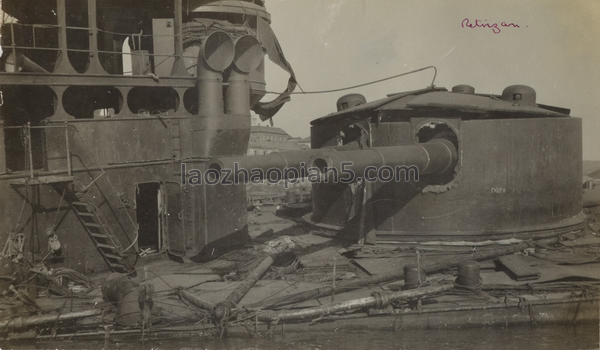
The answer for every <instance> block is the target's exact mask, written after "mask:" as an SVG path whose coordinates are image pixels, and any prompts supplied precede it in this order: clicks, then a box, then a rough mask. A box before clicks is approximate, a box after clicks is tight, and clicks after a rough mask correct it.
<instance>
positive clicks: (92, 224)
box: [83, 222, 102, 228]
mask: <svg viewBox="0 0 600 350" xmlns="http://www.w3.org/2000/svg"><path fill="white" fill-rule="evenodd" d="M83 224H84V225H85V226H88V227H99V228H101V227H102V225H98V224H96V223H93V222H85V223H83Z"/></svg>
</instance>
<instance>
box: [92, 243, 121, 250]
mask: <svg viewBox="0 0 600 350" xmlns="http://www.w3.org/2000/svg"><path fill="white" fill-rule="evenodd" d="M96 245H97V246H98V247H99V248H106V249H113V250H117V248H115V246H114V245H110V244H104V243H96Z"/></svg>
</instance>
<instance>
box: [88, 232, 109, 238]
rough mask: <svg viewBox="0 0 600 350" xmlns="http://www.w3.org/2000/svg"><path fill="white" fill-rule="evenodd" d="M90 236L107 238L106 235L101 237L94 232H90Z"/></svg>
mask: <svg viewBox="0 0 600 350" xmlns="http://www.w3.org/2000/svg"><path fill="white" fill-rule="evenodd" d="M90 236H92V237H97V238H108V236H107V235H103V234H101V233H96V232H90Z"/></svg>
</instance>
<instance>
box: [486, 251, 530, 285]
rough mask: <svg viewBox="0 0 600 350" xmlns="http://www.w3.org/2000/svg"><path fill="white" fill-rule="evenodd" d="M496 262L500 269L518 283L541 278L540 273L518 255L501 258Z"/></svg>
mask: <svg viewBox="0 0 600 350" xmlns="http://www.w3.org/2000/svg"><path fill="white" fill-rule="evenodd" d="M496 261H497V264H498V266H499V267H501V268H502V269H503V270H504V271H505V272H506V273H507V274H508V275H509V276H511V277H512V278H513V279H515V280H517V281H530V280H536V279H539V278H540V272H539V271H537V270H536V269H534V268H532V267H531V265H530V264H528V263H527V262H526V261H525V260H523V259H521V257H520V256H518V255H514V254H513V255H506V256H501V257H499V258H498V259H497V260H496Z"/></svg>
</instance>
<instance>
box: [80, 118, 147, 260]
mask: <svg viewBox="0 0 600 350" xmlns="http://www.w3.org/2000/svg"><path fill="white" fill-rule="evenodd" d="M74 129H75V133H76V134H77V136H78V137H79V139H80V140H81V142H83V145H84V146H85V147H86V148H87V150H88V152H89V153H90V155H91V156H92V158H94V161H95V162H96V164H98V167H99V168H100V170H102V172H103V173H106V171H104V168H103V167H102V165H101V164H100V161H98V158H97V157H96V155H95V154H94V152H92V151H91V147H90V146H89V145H88V144H87V142H85V139H84V138H83V136H81V134H80V133H79V130H78V129H77V128H74ZM106 180H107V181H108V184H109V185H110V188H111V189H112V190H113V192H114V193H115V194H116V195H117V197H118V196H119V193H118V192H117V190H116V189H115V187H114V186H113V184H112V182H111V181H110V177H109V176H108V175H106ZM125 214H126V215H127V218H128V219H129V222H131V225H132V226H133V227H134V229H135V239H134V240H133V242H131V244H130V245H129V246H128V247H127V248H125V249H124V250H123V253H125V252H126V251H128V250H129V249H131V247H133V246H134V245H135V243H136V242H137V240H138V237H139V232H138V230H137V226H136V224H135V222H134V221H133V218H132V217H131V215H129V211H127V210H125Z"/></svg>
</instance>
